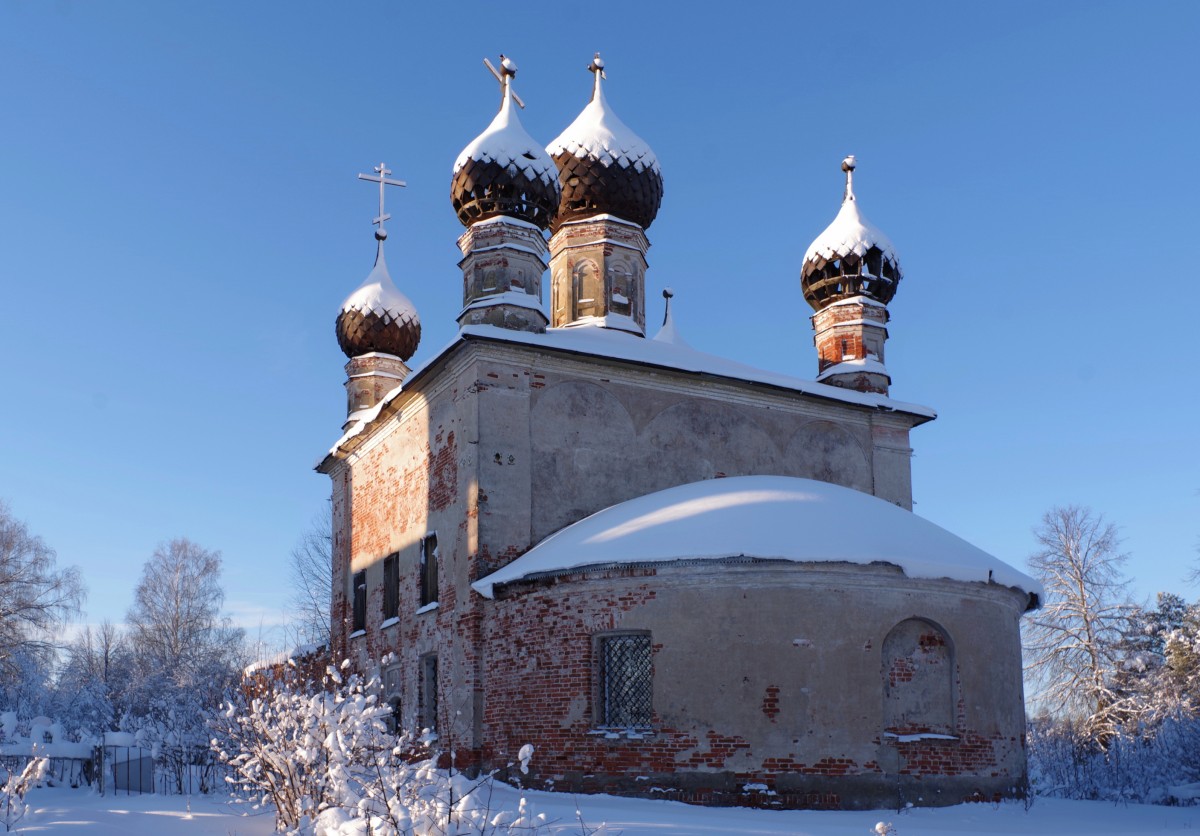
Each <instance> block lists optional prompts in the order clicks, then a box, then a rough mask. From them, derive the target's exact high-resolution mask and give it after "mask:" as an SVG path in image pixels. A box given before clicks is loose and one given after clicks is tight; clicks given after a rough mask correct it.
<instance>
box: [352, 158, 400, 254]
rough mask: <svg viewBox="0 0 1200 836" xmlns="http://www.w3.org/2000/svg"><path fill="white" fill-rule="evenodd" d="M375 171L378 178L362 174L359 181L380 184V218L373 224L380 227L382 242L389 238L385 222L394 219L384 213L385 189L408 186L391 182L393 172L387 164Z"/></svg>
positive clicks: (395, 181)
mask: <svg viewBox="0 0 1200 836" xmlns="http://www.w3.org/2000/svg"><path fill="white" fill-rule="evenodd" d="M374 170H375V173H376V174H378V175H379V176H378V177H376V176H374V175H371V174H360V175H358V179H359V180H370V181H371V182H372V183H378V184H379V217H377V218H376V219H375V220H373V221H371V223H373V224H376V225H378V227H379V231H378V232H377V233H376V234H377V235H379V236H380V240H382V239H383V238H386V237H387V230H385V229H384V228H383V222H384V221H387V220H391V217H392V216H391V215H389V214H388V213H387V212H384V211H383V187H384V186H407V185H408V184H407V183H405V182H404V181H403V180H389V179H388V175H389V174H391V173H392V170H391V169H390V168H388V167H387V164H385V163H380V164H379V165H377V166H375V169H374Z"/></svg>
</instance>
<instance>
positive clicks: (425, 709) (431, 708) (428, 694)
mask: <svg viewBox="0 0 1200 836" xmlns="http://www.w3.org/2000/svg"><path fill="white" fill-rule="evenodd" d="M419 708H420V712H421V726H422V727H423V728H426V729H429V730H430V731H432V732H436V731H437V717H438V657H437V656H436V655H433V654H431V655H429V656H422V657H421V705H420V707H419Z"/></svg>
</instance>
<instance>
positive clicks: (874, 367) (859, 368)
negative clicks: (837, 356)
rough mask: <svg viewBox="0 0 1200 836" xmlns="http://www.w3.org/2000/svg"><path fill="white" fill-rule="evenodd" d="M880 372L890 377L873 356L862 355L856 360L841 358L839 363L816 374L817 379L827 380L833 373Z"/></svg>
mask: <svg viewBox="0 0 1200 836" xmlns="http://www.w3.org/2000/svg"><path fill="white" fill-rule="evenodd" d="M863 373H870V374H881V375H884V376H885V377H888V378H889V379H890V378H891V375H889V374H888V370H887V369H886V368H885V367H884V365H883V363H880V362H879V361H878V360H876V359H875V358H874V357H863V358H860V359H856V360H843V361H842V362H840V363H834V364H833V365H832V366H830V367H829V368H827V369H826V370H825V371H823V372H821V373H820V374H819V375H817V381H818V382H819V381H823V380H827V379H828V378H830V377H832V376H833V375H835V374H863Z"/></svg>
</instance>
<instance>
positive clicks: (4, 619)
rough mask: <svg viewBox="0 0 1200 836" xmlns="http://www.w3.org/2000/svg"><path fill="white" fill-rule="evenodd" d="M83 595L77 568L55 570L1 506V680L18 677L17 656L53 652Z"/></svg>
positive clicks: (38, 541)
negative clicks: (63, 623)
mask: <svg viewBox="0 0 1200 836" xmlns="http://www.w3.org/2000/svg"><path fill="white" fill-rule="evenodd" d="M83 594H84V593H83V583H82V582H81V581H80V578H79V572H78V570H77V569H75V568H73V567H72V568H66V569H57V568H55V555H54V550H53V549H51V548H50V547H49V546H47V545H46V544H45V542H43V541H42V538H40V537H37V536H35V535H33V534H30V533H29V530H28V529H27V528H26V527H25V523H23V522H21V521H20V520H18V519H16V518H15V517H13V515H12V513H11V512H10V511H9V509H8V506H7V505H6V504H4V503H3V502H0V679H8V678H11V677H14V676H17V675H18V674H19V673H20V670H19V665H18V661H17V660H18V657H19V656H21V655H25V656H28V654H29V653H31V652H32V653H45V652H48V651H51V650H52V649H53V648H54V645H55V641H54V636H55V633H54V628H55V626H57V625H58V624H59V623H60V622H61V621H62V620H63V619H64V618H66V617H67V616H69V615H70V614H71V613H73V612H75V611H76V610H77V609H78V608H79V605H80V603H81V602H82V600H83Z"/></svg>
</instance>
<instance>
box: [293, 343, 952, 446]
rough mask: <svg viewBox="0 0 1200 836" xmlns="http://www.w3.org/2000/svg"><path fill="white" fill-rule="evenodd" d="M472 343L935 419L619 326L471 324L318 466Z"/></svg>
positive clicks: (868, 395) (914, 408)
mask: <svg viewBox="0 0 1200 836" xmlns="http://www.w3.org/2000/svg"><path fill="white" fill-rule="evenodd" d="M470 339H486V340H494V341H496V342H506V343H517V344H523V345H530V346H535V347H538V348H546V349H552V350H558V351H567V352H570V353H573V354H584V355H591V356H594V357H606V358H609V359H612V360H624V361H627V362H632V363H642V364H645V365H650V366H659V367H661V368H666V369H675V370H677V371H684V372H694V373H697V374H710V375H715V376H718V377H726V378H730V379H733V380H742V381H747V382H750V383H761V384H765V385H768V386H777V387H779V388H782V389H791V390H793V391H796V392H804V393H806V394H809V395H815V396H817V397H821V398H828V399H830V400H835V401H842V402H844V403H851V404H856V405H858V406H865V407H869V408H872V409H883V410H887V411H890V412H903V413H907V414H909V415H913V416H917V417H919V418H923V419H925V420H933V419H934V418H936V417H937V412H935V411H934V410H932V409H930V408H929V407H927V406H920V405H919V404H913V403H905V402H904V401H896V400H892V399H891V398H889V397H887V396H886V395H880V394H876V393H874V392H858V391H855V390H853V389H843V388H841V387H840V386H833V385H830V384H828V383H818V382H816V381H813V380H804V379H802V378H798V377H791V376H790V375H785V374H779V373H778V372H769V371H765V370H763V369H756V368H755V367H753V366H747V365H745V364H744V363H738V362H736V361H734V360H727V359H725V358H724V357H717V356H716V355H713V354H706V353H705V352H703V351H697V350H696V349H694V348H692V347H691V346H689V345H687V344H686V343H684V342H682V341H680V340H675V341H673V342H672V341H667V340H658V339H651V340H648V339H645V338H643V337H638V336H635V335H633V334H629V333H626V332H624V331H619V330H617V329H614V328H547V329H546V332H545V333H544V334H534V333H532V332H529V331H515V330H512V329H509V328H499V327H497V326H495V325H468V326H465V327H463V328H460V329H459V332H458V334H457V335H456V336H455V337H454V339H452V340H451V341H450V342H449V343H447V344H446V346H445V347H444V348H442V350H441V351H439V352H437V353H436V354H434V355H432V356H431V357H430V358H429V359H427V360H426V361H425V362H423V363H421V364H419V365H418V366H416V367H414V368H413V370H412V371H411V372H410V373H409V375H408V377H406V378H405V379H404V383H403V384H401V385H400V386H397V387H396V388H395V389H393V390H392V391H391V392H389V393H388V394H386V395H384V396H383V398H381V399H380V401H379V403H377V404H375V406H373V407H371V408H370V409H369V410H366V411H365V412H363V413H362V415H361V416H358V417H359V418H360V420H359V421H358V422H357V423H354V424H352V425H351V426H350V427H349V428H348V429H347V430H346V431H345V433H343V434H342V437H341V438H339V439H338V440H337V441H336V442H334V445H333V447H331V448H330V449H329V453H328V454H326V456H322V457H321V459H320V460H319V461H318V462H317V464H316V466H317V467H318V468H319V467H320V466H321V463H322V462H324V461H325V459H326V458H327V457H328V456H333V455H336V454H337V453H338V451H339V450H340V449H341V447H342V445H344V444H345V443H346V442H348V441H350V439H352V438H354V437H355V436H357V435H359V434H361V433H362V432H364V431H365V430H366V429H367V427H369V426H370V425H371V423H372V422H374V421H375V419H376V418H378V417H379V415H380V413H382V412H383V410H384V409H386V408H387V406H388V404H390V403H391V402H392V401H393V400H395V399H396V398H398V397H400V395H401V394H402V393H403V392H404V391H405V389H404V387H405V386H406V385H408V384H409V383H410V382H411V381H413V380H414V379H416V378H417V377H419V376H420V375H421V374H422V373H423V372H424V371H425V370H426V369H427V368H429V367H430V366H432V365H433V364H434V363H436V362H437V361H438V360H439V359H441V358H442V357H443V356H445V355H446V353H447V352H449V351H450V350H451V349H452V348H454V347H455V346H456V345H458V344H459V343H460V342H464V341H466V340H470Z"/></svg>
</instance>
